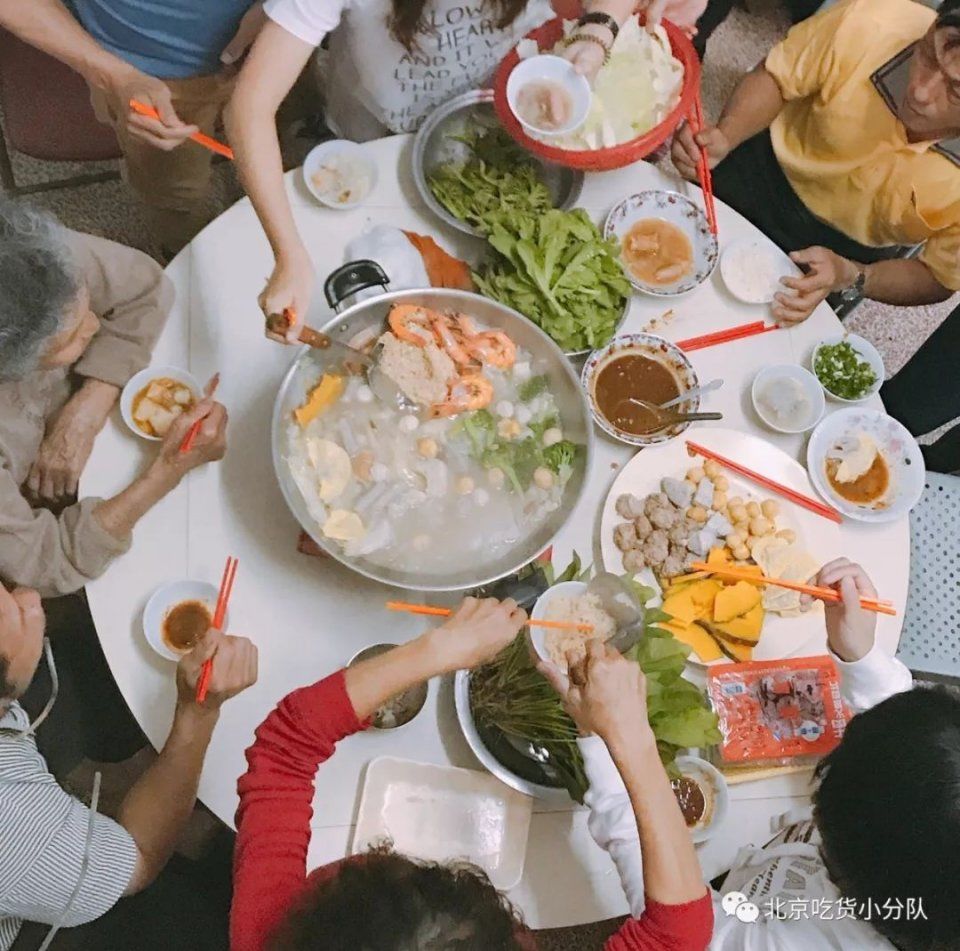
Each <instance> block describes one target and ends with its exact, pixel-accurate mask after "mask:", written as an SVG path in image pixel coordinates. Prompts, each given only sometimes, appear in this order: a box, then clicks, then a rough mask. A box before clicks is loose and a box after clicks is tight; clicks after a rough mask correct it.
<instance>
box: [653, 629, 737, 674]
mask: <svg viewBox="0 0 960 951" xmlns="http://www.w3.org/2000/svg"><path fill="white" fill-rule="evenodd" d="M659 626H660V627H662V628H663V629H664V630H665V631H669V632H670V633H671V634H672V635H673V636H674V637H675V638H676V639H677V640H678V641H681V642H682V643H684V644H689V645H690V647H692V648H693V651H694V653H695V654H696V655H697V657H699V658H700V660H701V661H703V662H704V663H705V664H709V663H710V662H711V661H714V660H720V658H721V657H723V653H722V651H721V650H720V647H719V645H718V644H717V642H716V641H715V640H714V639H713V638H712V637H711V636H710V635H709V634H708V633H707V632H706V631H705V630H704V629H703V628H702V627H700V625H699V624H678V623H677V622H676V621H667V622H666V623H664V622H661V624H660V625H659Z"/></svg>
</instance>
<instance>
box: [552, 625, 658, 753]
mask: <svg viewBox="0 0 960 951" xmlns="http://www.w3.org/2000/svg"><path fill="white" fill-rule="evenodd" d="M568 656H569V658H570V661H571V663H570V669H569V673H568V674H564V673H563V672H562V671H561V670H560V669H559V668H558V667H556V666H555V665H554V664H549V663H546V662H544V661H540V663H538V664H537V669H538V670H539V671H540V673H542V674H543V676H544V677H546V678H547V680H549V681H550V683H551V684H552V685H553V687H554V689H555V690H556V691H557V693H558V694H560V699H561V701H562V702H563V706H564V709H565V710H566V711H567V713H568V714H570V717H571V719H572V720H573V722H574V723H576V724H577V727H578V728H579V729H580V732H581V733H584V734H589V733H596V734H597V736H599V737H600V738H601V739H602V740H603V741H604V742H605V743H606V744H607V745H608V746H610V745H617V744H620V743H623V742H628V741H630V739H631V738H633V740H634V741H635V740H636V739H637V738H638V737H642V736H645V735H646V732H645V731H647V732H649V735H650V736H652V731H651V730H650V723H649V720H648V718H647V682H646V679H645V678H644V676H643V671H642V670H641V669H640V665H639V664H637V663H635V662H634V661H632V660H627V658H626V657H624V656H623V655H622V654H621V653H620V652H619V651H617V650H615V649H614V648H613V647H610V646H609V645H608V644H604V643H602V642H601V641H599V640H596V639H594V640H590V641H587V646H586V653H585V654H584V655H583V656H580V657H574V656H573V654H572V652H571V654H570V655H568Z"/></svg>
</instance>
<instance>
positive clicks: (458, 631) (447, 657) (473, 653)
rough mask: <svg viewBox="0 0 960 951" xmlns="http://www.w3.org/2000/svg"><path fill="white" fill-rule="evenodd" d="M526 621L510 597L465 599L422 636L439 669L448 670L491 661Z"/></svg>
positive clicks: (443, 671) (523, 614) (466, 667)
mask: <svg viewBox="0 0 960 951" xmlns="http://www.w3.org/2000/svg"><path fill="white" fill-rule="evenodd" d="M526 623H527V613H526V611H524V610H523V609H522V608H519V607H517V602H516V601H514V600H513V599H512V598H507V599H506V600H505V601H498V600H497V599H496V598H484V599H483V600H482V601H480V600H477V599H476V598H465V599H464V601H463V603H462V604H461V605H460V607H459V608H457V610H456V613H455V614H453V616H452V617H451V618H450V619H449V620H448V621H446V622H445V623H444V624H441V625H440V626H439V627H437V628H434V629H433V630H432V631H429V632H428V633H427V634H426V635H424V637H425V641H426V647H427V651H428V654H429V655H430V656H431V657H432V658H433V659H434V660H435V661H436V664H437V669H438V672H440V673H449V672H451V671H454V670H469V669H470V668H472V667H476V666H477V665H478V664H483V663H485V662H486V661H488V660H492V659H493V658H494V657H496V656H497V654H499V653H500V651H502V650H503V648H504V647H506V646H507V645H508V644H510V643H511V642H512V641H513V639H514V638H515V637H516V636H517V634H518V633H519V632H520V629H521V628H522V627H523V625H524V624H526Z"/></svg>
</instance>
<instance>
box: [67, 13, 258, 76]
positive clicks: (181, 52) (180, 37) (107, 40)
mask: <svg viewBox="0 0 960 951" xmlns="http://www.w3.org/2000/svg"><path fill="white" fill-rule="evenodd" d="M253 2H254V0H67V4H68V6H69V7H71V8H72V11H73V14H74V16H75V17H76V18H77V19H78V20H79V21H80V23H81V24H82V25H83V27H84V29H85V30H86V31H87V32H88V33H89V34H90V35H91V36H92V37H93V38H94V39H95V40H96V41H97V42H98V43H100V45H101V46H103V47H104V48H105V49H107V50H109V51H110V52H111V53H114V54H116V55H117V56H119V57H120V58H121V59H124V60H126V61H127V62H128V63H130V64H132V65H133V66H136V67H137V69H139V70H142V71H143V72H145V73H149V74H150V75H151V76H157V77H159V78H160V79H183V78H185V77H187V76H201V75H204V74H207V73H215V72H218V71H219V70H220V69H221V68H222V64H221V62H220V54H221V53H222V52H223V49H224V47H225V46H226V45H227V44H228V43H229V42H230V40H232V39H233V36H234V34H235V33H236V32H237V28H238V27H239V25H240V20H241V19H242V18H243V15H244V14H245V13H246V12H247V10H249V9H250V7H251V6H253Z"/></svg>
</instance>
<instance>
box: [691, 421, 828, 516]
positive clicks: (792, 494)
mask: <svg viewBox="0 0 960 951" xmlns="http://www.w3.org/2000/svg"><path fill="white" fill-rule="evenodd" d="M687 449H688V450H689V451H690V452H693V453H696V454H697V455H698V456H703V457H704V459H713V461H714V462H719V463H720V465H721V466H723V467H724V468H725V469H730V470H731V471H732V472H736V473H739V474H740V475H742V476H743V477H744V478H746V479H750V480H751V481H753V482H756V483H757V484H758V485H762V486H764V487H765V488H767V489H769V490H770V491H771V492H776V493H777V495H782V496H783V497H784V498H785V499H789V500H790V501H791V502H793V503H794V504H795V505H799V506H801V507H802V508H805V509H809V510H810V511H811V512H814V513H816V514H817V515H820V516H822V517H823V518H828V519H830V521H831V522H836V523H837V524H838V525H839V524H841V523H842V522H843V516H842V515H841V514H840V513H839V512H838V511H837V510H836V509H834V508H831V507H830V506H829V505H825V504H824V503H823V502H818V501H817V500H816V499H811V498H809V497H808V496H806V495H804V494H803V493H802V492H797V491H796V490H795V489H791V488H790V487H789V486H786V485H781V484H780V483H779V482H774V481H773V479H768V478H767V477H766V476H765V475H761V474H760V473H759V472H754V471H753V469H748V468H747V467H746V466H741V465H740V463H739V462H734V461H733V460H732V459H727V458H726V456H721V455H720V454H719V453H716V452H714V451H713V450H712V449H707V448H706V447H705V446H701V445H699V444H698V443H695V442H690V440H689V439H688V440H687Z"/></svg>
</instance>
